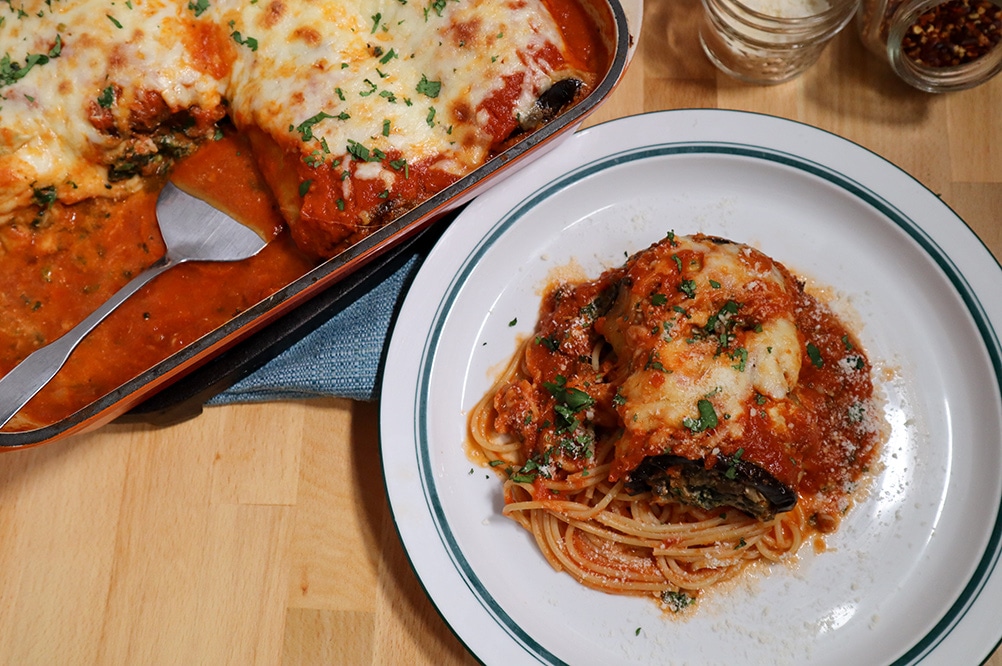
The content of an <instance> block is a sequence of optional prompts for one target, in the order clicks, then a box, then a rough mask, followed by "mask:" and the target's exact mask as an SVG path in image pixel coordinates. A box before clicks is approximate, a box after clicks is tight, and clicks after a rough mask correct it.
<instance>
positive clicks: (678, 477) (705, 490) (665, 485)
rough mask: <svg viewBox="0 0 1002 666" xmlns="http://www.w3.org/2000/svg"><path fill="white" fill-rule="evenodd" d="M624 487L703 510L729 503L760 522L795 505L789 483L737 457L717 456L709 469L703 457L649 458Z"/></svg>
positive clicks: (795, 498)
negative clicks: (697, 458) (696, 458)
mask: <svg viewBox="0 0 1002 666" xmlns="http://www.w3.org/2000/svg"><path fill="white" fill-rule="evenodd" d="M626 488H627V490H628V491H629V492H630V493H633V494H637V493H642V492H646V491H650V492H652V493H654V494H655V495H657V496H659V497H662V498H664V499H666V500H674V501H677V502H682V503H683V504H689V505H693V506H698V507H702V508H703V509H717V508H721V507H733V508H735V509H737V510H739V511H741V512H743V513H746V514H748V515H749V516H751V517H753V518H756V519H758V520H761V521H767V520H772V519H773V518H774V517H775V516H776V514H777V513H784V512H786V511H790V510H791V509H793V507H794V506H796V504H797V495H796V493H794V492H793V490H792V489H791V488H790V487H788V486H787V485H785V484H784V483H782V482H780V481H779V480H777V479H776V477H774V476H773V475H772V474H770V473H769V472H767V471H765V470H764V469H762V468H761V467H759V466H758V465H756V464H754V463H751V462H748V461H745V460H741V459H740V456H737V455H735V456H723V455H721V456H717V460H716V463H715V464H713V465H712V466H710V467H707V466H706V463H705V461H704V460H703V459H699V460H690V459H688V458H683V457H681V456H674V455H670V454H665V455H658V456H650V457H648V458H645V459H644V460H643V462H641V463H640V465H638V466H637V468H636V469H634V470H633V471H632V472H630V474H629V475H628V476H627V478H626Z"/></svg>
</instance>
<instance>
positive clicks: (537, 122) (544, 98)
mask: <svg viewBox="0 0 1002 666" xmlns="http://www.w3.org/2000/svg"><path fill="white" fill-rule="evenodd" d="M584 88H585V84H584V81H581V80H580V79H575V78H567V79H561V80H559V81H556V82H555V83H554V84H553V85H552V86H550V87H549V88H548V89H546V90H545V91H543V92H542V93H541V94H540V95H539V97H538V98H537V99H536V103H535V104H534V105H533V108H532V110H531V111H529V113H527V114H526V115H525V116H523V117H522V118H521V119H520V121H519V127H518V129H516V134H521V133H525V132H532V131H535V130H537V129H539V128H540V127H542V126H543V125H545V124H546V123H548V122H550V121H551V120H553V119H554V118H556V117H557V116H558V115H559V114H560V113H561V112H562V111H564V109H567V108H569V107H570V106H571V105H572V104H573V103H574V102H575V101H577V99H578V97H579V93H580V92H581V91H582V90H584Z"/></svg>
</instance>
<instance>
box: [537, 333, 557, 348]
mask: <svg viewBox="0 0 1002 666" xmlns="http://www.w3.org/2000/svg"><path fill="white" fill-rule="evenodd" d="M536 344H537V345H543V346H544V347H546V348H547V349H548V350H550V351H551V352H555V351H557V349H559V348H560V343H559V342H557V341H556V340H555V339H553V338H551V337H546V336H543V335H537V336H536Z"/></svg>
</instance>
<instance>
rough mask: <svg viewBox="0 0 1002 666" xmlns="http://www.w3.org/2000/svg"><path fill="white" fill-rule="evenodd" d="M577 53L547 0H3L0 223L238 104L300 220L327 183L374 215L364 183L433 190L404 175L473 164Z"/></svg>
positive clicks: (84, 185) (86, 185) (128, 164)
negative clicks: (570, 51)
mask: <svg viewBox="0 0 1002 666" xmlns="http://www.w3.org/2000/svg"><path fill="white" fill-rule="evenodd" d="M563 53H564V45H563V39H562V37H561V33H560V30H559V28H558V26H557V25H556V23H555V22H554V20H553V19H552V17H551V16H550V14H549V13H548V12H547V10H546V8H545V7H544V6H543V5H542V4H541V2H540V0H431V1H422V2H418V1H414V0H337V1H329V0H328V1H319V0H191V1H188V0H174V1H172V2H165V1H163V0H10V2H6V3H0V58H2V60H0V223H6V222H9V221H11V220H14V219H16V218H17V216H18V215H19V214H24V211H25V210H31V211H33V213H32V214H37V211H38V210H40V209H44V207H45V206H47V205H50V204H51V203H53V202H56V201H58V202H60V203H62V204H73V203H76V202H79V201H82V200H85V199H89V198H94V197H123V196H126V195H128V194H129V193H131V192H134V191H136V190H137V189H139V188H140V187H142V184H143V179H144V178H149V177H151V176H157V175H163V173H164V172H165V171H166V170H167V169H169V166H170V165H171V164H172V162H173V161H174V160H175V159H177V158H179V157H182V156H184V155H186V154H188V153H189V152H191V150H193V149H194V148H195V147H196V146H197V145H198V144H199V143H200V142H202V141H206V140H211V138H212V137H213V136H215V135H216V133H217V132H218V131H219V125H218V123H219V122H220V121H221V120H222V119H223V118H224V117H228V118H229V119H230V120H231V121H232V122H233V124H234V125H235V126H236V127H237V128H238V129H239V130H245V131H249V132H251V133H252V134H253V136H254V137H255V142H254V145H255V148H259V147H260V154H261V155H262V156H263V158H264V159H266V160H269V161H270V166H271V167H272V168H271V175H272V178H271V179H270V180H269V183H270V184H271V185H272V186H273V188H275V189H276V190H278V192H277V193H278V195H279V200H280V202H281V203H282V204H283V211H284V212H285V213H286V217H287V218H289V221H290V223H295V222H296V221H297V220H298V218H300V217H302V216H303V215H304V214H303V212H302V209H303V207H304V206H306V205H307V204H308V202H307V200H306V199H307V198H308V197H307V195H308V194H309V192H310V191H311V188H314V187H315V188H319V187H320V186H321V185H324V188H323V189H322V191H320V194H322V195H323V196H324V197H325V199H326V201H325V203H324V209H325V210H327V212H328V214H327V217H328V218H335V217H337V216H338V214H340V213H343V212H344V211H346V210H347V211H348V212H350V213H352V214H353V215H354V216H355V217H359V216H360V215H361V217H362V222H361V224H366V223H370V222H372V221H373V220H370V219H369V218H367V217H366V216H365V215H363V214H362V213H363V212H364V211H362V210H360V208H359V205H360V204H359V202H358V201H357V199H358V197H359V196H360V193H359V192H358V191H357V190H358V188H359V187H360V185H359V183H360V182H363V181H365V182H368V183H369V184H370V185H373V184H375V185H373V187H374V188H375V195H374V196H376V197H381V198H383V199H385V200H387V201H389V202H393V201H397V202H398V204H397V205H396V206H388V207H384V208H385V209H386V210H385V211H384V212H395V211H397V210H399V209H400V208H401V207H406V206H409V205H413V203H414V202H413V201H409V200H407V201H402V202H401V201H400V200H401V199H408V198H409V197H412V196H417V195H425V194H427V191H426V190H427V189H428V188H423V189H422V188H415V187H414V184H413V183H411V184H409V188H405V187H403V185H404V182H403V181H406V180H409V179H411V178H420V177H425V176H422V174H429V173H433V172H434V173H435V174H436V175H435V176H434V178H427V179H428V180H429V181H434V183H436V186H437V185H440V184H441V183H443V182H448V181H449V180H450V179H453V180H454V179H455V178H458V177H460V176H461V175H463V174H465V173H468V172H469V171H470V170H472V169H473V168H475V167H476V166H479V165H480V164H482V163H483V161H484V160H485V159H487V158H488V157H489V155H490V152H491V150H492V148H493V147H494V146H496V145H498V142H499V141H501V140H503V139H504V138H505V136H506V133H507V134H510V133H511V131H512V129H513V128H516V127H517V125H518V122H519V119H520V118H523V117H525V116H527V115H528V114H530V113H531V111H532V107H533V105H534V104H535V103H536V100H537V98H538V97H539V95H540V94H541V92H543V91H545V90H547V89H548V88H549V87H550V86H551V85H552V83H553V82H554V81H555V80H559V79H562V78H568V77H571V76H574V77H577V78H586V75H584V74H582V73H581V72H577V71H574V70H573V68H572V67H570V66H569V65H568V64H567V60H566V59H565V58H564V56H563ZM499 109H502V111H500V112H499ZM279 156H280V158H279ZM300 165H302V166H300ZM328 172H330V173H328ZM265 175H266V176H268V175H269V174H268V171H267V170H266V174H265ZM363 189H364V187H363ZM370 189H373V188H370ZM398 191H399V192H400V195H399V196H397V192H398ZM315 192H316V190H315ZM367 206H368V207H369V208H372V204H371V202H370V203H368V204H367ZM313 208H314V209H315V208H316V205H313ZM312 214H313V213H311V215H312ZM370 217H371V211H370ZM339 224H341V225H342V226H343V225H344V224H356V222H351V221H349V222H345V221H343V220H342V221H341V222H339ZM349 231H350V230H349ZM328 232H329V230H328ZM338 233H340V232H337V230H335V231H334V232H329V234H333V235H332V238H333V237H335V236H337V235H338ZM345 233H348V232H345ZM328 241H330V242H333V241H331V239H329V238H328V239H325V240H324V241H322V242H321V245H322V244H323V243H324V242H328ZM316 249H317V250H318V251H320V252H323V251H324V250H327V249H329V248H325V247H318V248H316Z"/></svg>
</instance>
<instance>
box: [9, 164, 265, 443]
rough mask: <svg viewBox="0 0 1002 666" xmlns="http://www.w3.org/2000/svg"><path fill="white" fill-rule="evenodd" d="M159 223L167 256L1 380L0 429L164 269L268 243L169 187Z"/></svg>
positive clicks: (251, 251) (240, 255)
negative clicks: (82, 344)
mask: <svg viewBox="0 0 1002 666" xmlns="http://www.w3.org/2000/svg"><path fill="white" fill-rule="evenodd" d="M157 221H158V223H159V225H160V233H161V234H162V235H163V239H164V244H165V245H166V246H167V252H166V253H165V254H164V257H163V259H161V260H160V261H159V262H158V263H156V264H154V265H153V266H151V267H150V268H148V269H146V270H145V271H143V272H142V273H140V274H139V275H137V276H136V277H135V278H133V279H132V281H130V282H129V283H128V284H126V285H125V286H124V287H122V288H121V289H119V290H118V291H117V292H116V293H115V294H114V295H113V296H112V297H111V298H109V299H108V300H107V301H105V302H104V304H103V305H102V306H101V307H100V308H98V309H97V310H95V311H94V312H93V313H92V314H91V315H90V316H88V317H87V318H86V319H84V320H83V321H81V322H80V323H79V324H77V325H76V326H74V327H73V328H71V329H70V330H69V331H67V332H66V333H64V334H63V335H62V337H59V338H57V339H56V340H54V341H52V342H51V343H49V344H47V345H45V346H44V347H41V348H39V349H36V350H35V351H34V352H32V353H31V354H29V355H28V356H27V357H25V359H24V360H23V361H21V363H19V364H18V365H16V366H15V367H14V369H13V370H11V371H10V372H9V373H7V374H6V375H4V376H3V377H2V378H0V427H3V426H4V424H6V423H7V422H8V421H10V419H11V418H12V417H13V416H14V415H15V414H16V413H17V412H18V411H19V410H20V409H21V408H22V407H24V405H25V404H26V403H27V402H28V401H29V400H30V399H31V398H32V396H34V395H35V394H36V393H38V391H39V390H40V389H41V388H42V387H43V386H45V385H46V384H47V383H48V382H49V380H50V379H52V378H53V377H54V376H55V375H56V373H57V372H59V369H60V368H61V367H63V364H64V363H65V362H66V359H68V358H69V356H70V353H71V352H72V351H73V349H74V348H75V347H76V346H77V344H78V343H79V342H80V341H81V340H83V339H84V337H85V336H86V335H87V334H88V333H90V332H91V330H93V329H94V327H95V326H97V325H98V324H99V323H100V322H101V321H102V320H103V319H104V318H105V317H107V316H108V314H109V313H110V312H111V311H112V310H114V309H115V308H117V307H118V306H119V305H121V304H122V303H123V302H125V300H126V299H127V298H129V296H131V295H132V294H134V293H135V292H137V291H139V289H140V288H141V287H142V286H143V285H145V284H146V283H147V282H149V281H150V280H152V279H153V278H155V277H156V276H158V275H160V274H161V273H163V272H164V271H166V270H167V269H168V268H171V267H172V266H176V265H178V264H182V263H185V262H188V261H238V260H240V259H246V258H248V257H251V256H253V255H255V254H257V253H258V252H260V251H261V250H262V249H263V248H264V246H265V245H266V242H265V241H264V240H263V239H262V238H261V237H260V236H258V235H257V233H255V232H254V231H253V230H251V229H250V228H248V227H246V226H244V225H242V224H240V223H239V222H237V221H236V220H234V219H233V218H231V217H230V216H228V215H227V214H226V213H223V212H222V211H220V210H218V209H216V208H213V207H212V206H210V205H209V204H207V203H205V202H204V201H202V200H201V199H197V198H195V197H193V196H192V195H190V194H187V193H185V192H183V191H181V190H180V189H178V188H177V187H176V186H174V185H173V184H172V183H167V186H166V187H164V189H163V192H161V193H160V197H159V198H158V199H157Z"/></svg>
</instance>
